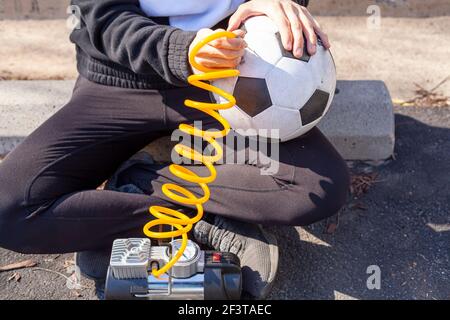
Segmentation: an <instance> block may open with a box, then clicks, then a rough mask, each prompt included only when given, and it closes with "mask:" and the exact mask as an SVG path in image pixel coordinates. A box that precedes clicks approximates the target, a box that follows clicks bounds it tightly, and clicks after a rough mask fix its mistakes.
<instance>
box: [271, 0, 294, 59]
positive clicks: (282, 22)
mask: <svg viewBox="0 0 450 320" xmlns="http://www.w3.org/2000/svg"><path fill="white" fill-rule="evenodd" d="M267 16H268V17H269V18H270V19H272V21H273V22H275V24H276V26H277V27H278V31H279V32H280V36H281V42H282V43H283V47H284V48H285V49H286V50H288V51H291V50H292V42H293V40H292V32H291V26H290V24H289V20H288V18H287V17H286V14H285V12H284V10H283V8H282V6H281V5H280V4H276V5H275V7H274V9H273V10H271V11H270V13H269V14H268V15H267Z"/></svg>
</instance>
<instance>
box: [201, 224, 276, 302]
mask: <svg viewBox="0 0 450 320" xmlns="http://www.w3.org/2000/svg"><path fill="white" fill-rule="evenodd" d="M210 218H211V219H210V220H211V221H212V222H208V221H207V220H201V221H199V222H198V223H197V224H196V225H195V227H194V232H193V234H194V238H195V240H196V241H197V242H198V243H201V244H203V245H206V246H209V247H211V248H212V249H214V250H218V251H223V252H231V253H234V254H236V255H237V256H238V257H239V259H240V260H241V267H242V280H243V285H242V289H243V291H244V292H246V293H248V294H250V295H252V296H253V297H255V298H257V299H263V298H265V297H267V295H268V294H269V291H270V289H271V288H272V285H273V283H274V280H275V275H276V273H277V269H278V244H277V240H276V238H275V237H274V236H273V235H272V234H271V233H269V232H267V231H265V230H264V229H263V228H262V227H261V226H259V225H256V224H250V223H245V222H241V221H237V220H232V219H228V218H224V217H220V216H215V217H212V216H210Z"/></svg>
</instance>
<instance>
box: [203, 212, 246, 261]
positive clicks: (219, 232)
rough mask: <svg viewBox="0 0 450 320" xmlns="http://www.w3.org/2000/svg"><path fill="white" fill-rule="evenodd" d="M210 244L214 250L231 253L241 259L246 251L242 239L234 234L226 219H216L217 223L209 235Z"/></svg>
mask: <svg viewBox="0 0 450 320" xmlns="http://www.w3.org/2000/svg"><path fill="white" fill-rule="evenodd" d="M208 240H209V241H208V242H209V243H210V244H211V245H212V247H213V248H217V249H218V250H220V251H224V252H231V253H234V254H235V255H237V256H238V257H239V258H241V254H242V253H243V251H244V244H243V243H242V241H241V239H240V238H239V237H237V235H236V233H235V232H233V230H232V226H229V225H228V224H227V222H226V221H225V220H224V219H220V217H216V219H215V223H214V225H213V226H212V228H211V230H210V232H209V234H208Z"/></svg>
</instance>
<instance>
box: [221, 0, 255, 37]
mask: <svg viewBox="0 0 450 320" xmlns="http://www.w3.org/2000/svg"><path fill="white" fill-rule="evenodd" d="M254 13H255V12H253V11H252V10H250V8H249V7H248V6H247V5H245V4H243V5H240V6H239V8H238V9H237V10H236V12H235V13H233V14H232V15H231V17H230V19H229V20H228V28H227V30H228V31H234V30H236V29H238V28H239V27H240V26H241V24H242V21H244V20H245V19H247V18H248V17H250V16H251V15H252V14H254Z"/></svg>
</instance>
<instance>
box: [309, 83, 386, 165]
mask: <svg viewBox="0 0 450 320" xmlns="http://www.w3.org/2000/svg"><path fill="white" fill-rule="evenodd" d="M337 88H338V89H339V93H338V94H337V95H336V96H335V98H334V101H333V105H332V106H331V108H330V111H329V112H328V114H327V115H326V116H325V118H324V119H323V120H322V121H321V122H320V123H319V126H318V127H319V128H320V129H321V130H322V132H323V133H324V134H325V135H326V136H327V137H328V138H329V139H330V141H331V142H332V143H333V145H334V146H335V147H336V149H337V150H338V151H339V152H340V153H341V154H342V156H343V157H344V158H345V159H346V160H384V159H387V158H389V157H390V156H392V154H393V152H394V144H395V123H394V111H393V105H392V99H391V96H390V94H389V91H388V89H387V87H386V85H385V84H384V82H382V81H366V80H364V81H362V80H361V81H345V80H344V81H338V84H337Z"/></svg>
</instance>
